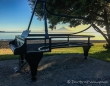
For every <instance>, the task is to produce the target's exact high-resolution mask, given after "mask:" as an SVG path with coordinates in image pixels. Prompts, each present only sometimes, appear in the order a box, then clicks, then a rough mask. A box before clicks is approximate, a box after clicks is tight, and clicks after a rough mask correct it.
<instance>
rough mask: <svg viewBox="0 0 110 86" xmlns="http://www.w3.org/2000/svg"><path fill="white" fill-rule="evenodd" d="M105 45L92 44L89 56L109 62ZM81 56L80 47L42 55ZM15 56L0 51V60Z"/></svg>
mask: <svg viewBox="0 0 110 86" xmlns="http://www.w3.org/2000/svg"><path fill="white" fill-rule="evenodd" d="M103 45H105V43H94V46H92V47H91V49H90V51H89V56H91V57H92V58H97V59H101V60H104V61H108V62H110V49H108V50H107V49H105V48H104V47H103ZM72 53H77V54H83V49H82V48H81V47H71V48H57V49H53V50H52V52H47V53H44V56H45V55H56V54H72ZM16 58H18V56H17V55H13V53H12V51H11V49H0V60H7V59H16Z"/></svg>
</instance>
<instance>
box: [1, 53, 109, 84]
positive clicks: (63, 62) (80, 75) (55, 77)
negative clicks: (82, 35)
mask: <svg viewBox="0 0 110 86" xmlns="http://www.w3.org/2000/svg"><path fill="white" fill-rule="evenodd" d="M17 65H18V60H6V61H0V86H110V63H109V62H104V61H101V60H98V59H93V58H90V57H89V58H88V60H84V57H83V56H82V55H79V54H69V55H54V56H47V57H43V59H42V61H41V62H40V64H39V68H38V76H37V82H30V71H29V68H28V64H27V65H26V66H27V67H26V68H27V70H25V71H24V72H22V73H15V72H14V70H13V68H14V67H16V66H17Z"/></svg>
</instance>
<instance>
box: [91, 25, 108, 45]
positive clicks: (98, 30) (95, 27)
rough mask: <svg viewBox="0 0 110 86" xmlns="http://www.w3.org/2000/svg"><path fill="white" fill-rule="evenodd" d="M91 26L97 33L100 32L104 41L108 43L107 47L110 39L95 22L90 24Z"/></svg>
mask: <svg viewBox="0 0 110 86" xmlns="http://www.w3.org/2000/svg"><path fill="white" fill-rule="evenodd" d="M92 27H93V28H94V29H95V30H96V31H97V32H99V33H101V34H102V36H103V37H104V38H105V40H106V42H107V43H108V45H109V47H110V39H109V37H107V36H108V35H107V36H106V35H105V34H104V33H103V32H102V31H101V30H100V29H99V28H98V27H97V26H96V25H95V24H92Z"/></svg>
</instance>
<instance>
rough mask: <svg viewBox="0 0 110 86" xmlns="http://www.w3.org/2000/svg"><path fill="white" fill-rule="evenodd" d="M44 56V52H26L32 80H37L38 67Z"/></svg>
mask: <svg viewBox="0 0 110 86" xmlns="http://www.w3.org/2000/svg"><path fill="white" fill-rule="evenodd" d="M42 57H43V52H38V53H28V54H25V59H26V61H27V62H28V64H29V66H30V70H31V76H32V78H31V80H32V81H36V75H37V68H38V64H39V62H40V60H41V59H42Z"/></svg>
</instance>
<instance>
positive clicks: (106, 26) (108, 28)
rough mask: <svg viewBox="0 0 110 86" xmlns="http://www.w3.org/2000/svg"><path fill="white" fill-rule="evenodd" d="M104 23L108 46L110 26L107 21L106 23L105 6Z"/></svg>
mask: <svg viewBox="0 0 110 86" xmlns="http://www.w3.org/2000/svg"><path fill="white" fill-rule="evenodd" d="M104 23H105V29H106V32H107V38H108V42H107V43H108V45H109V47H110V27H109V23H108V16H107V10H106V8H105V9H104Z"/></svg>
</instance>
